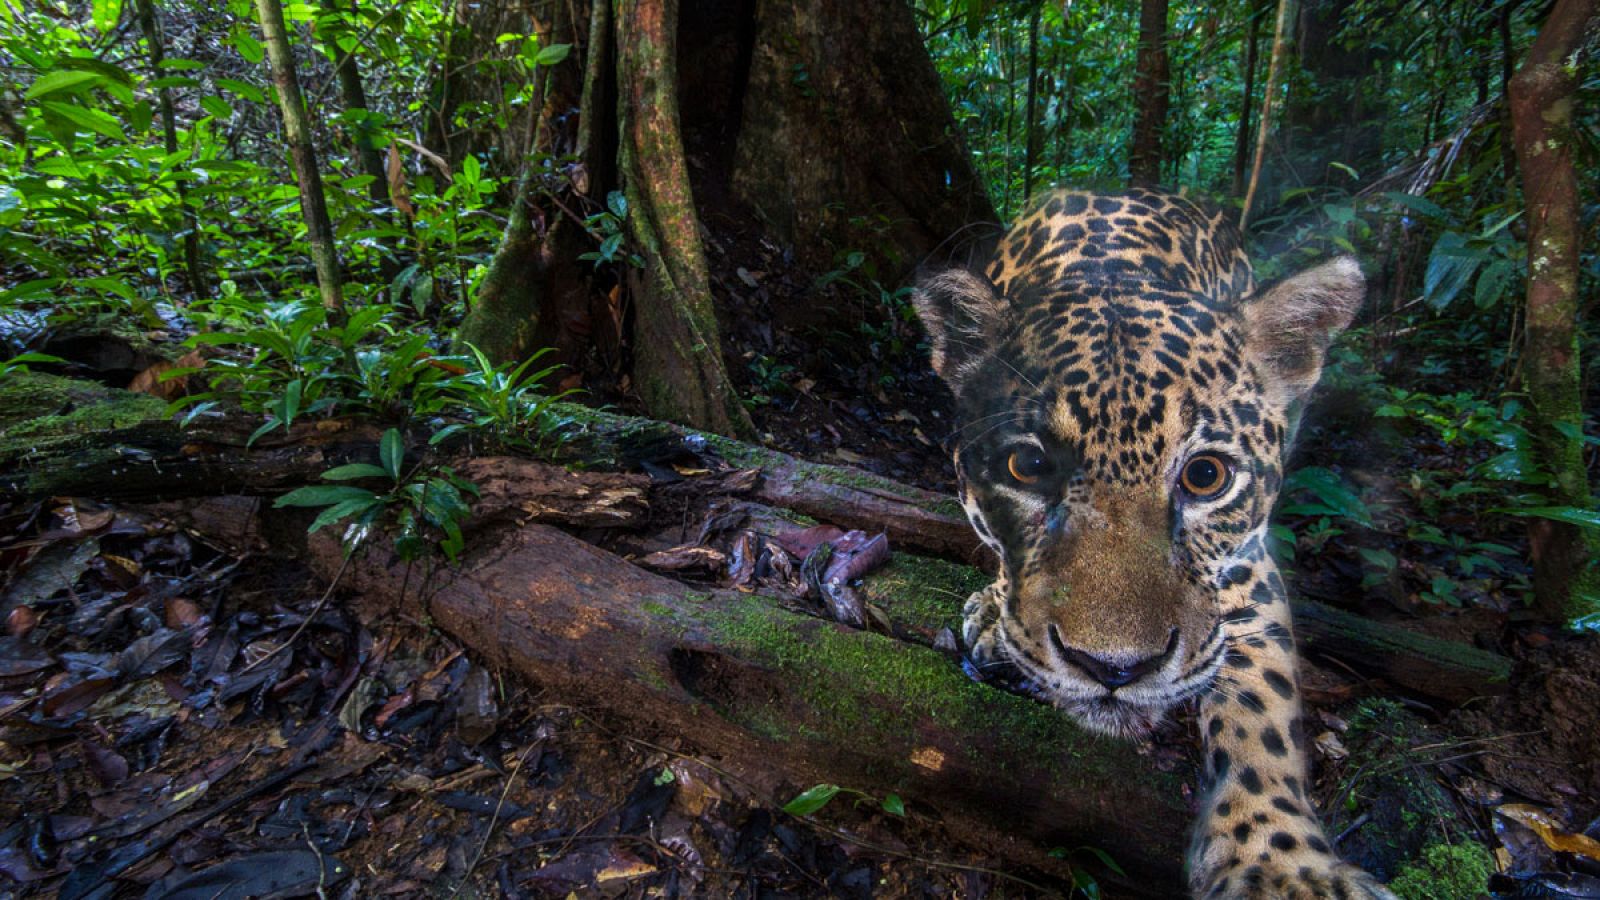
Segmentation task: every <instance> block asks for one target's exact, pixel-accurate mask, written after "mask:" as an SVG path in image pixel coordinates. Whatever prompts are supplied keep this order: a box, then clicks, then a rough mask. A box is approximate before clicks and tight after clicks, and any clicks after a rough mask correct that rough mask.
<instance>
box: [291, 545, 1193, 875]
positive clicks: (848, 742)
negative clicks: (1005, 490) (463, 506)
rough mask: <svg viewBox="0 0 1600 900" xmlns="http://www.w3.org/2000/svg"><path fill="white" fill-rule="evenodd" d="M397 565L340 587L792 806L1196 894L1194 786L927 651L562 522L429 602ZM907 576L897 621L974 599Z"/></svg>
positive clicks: (326, 554) (346, 579)
mask: <svg viewBox="0 0 1600 900" xmlns="http://www.w3.org/2000/svg"><path fill="white" fill-rule="evenodd" d="M320 537H322V536H321V535H319V538H320ZM391 556H392V555H391V554H387V553H384V552H381V551H374V552H371V553H367V554H363V555H360V556H358V557H357V558H356V559H355V560H353V561H352V562H351V564H350V565H349V567H348V568H347V569H346V571H345V574H344V576H343V581H342V586H343V587H345V588H348V589H352V590H354V591H355V593H356V596H357V597H358V598H366V599H365V600H364V601H363V602H365V603H367V604H385V603H390V602H394V601H393V599H392V598H396V597H400V596H402V593H403V591H404V588H405V586H406V585H408V584H409V585H410V586H411V590H412V596H409V597H406V598H405V600H403V601H401V602H405V603H408V604H410V610H409V611H410V612H412V613H413V614H416V613H425V614H426V615H427V616H428V617H429V618H430V619H431V621H433V622H434V623H436V624H437V625H439V626H440V627H442V628H444V629H445V630H447V631H449V632H450V633H451V634H453V635H454V636H455V637H456V638H458V639H459V640H461V641H462V642H463V643H465V644H466V645H468V646H469V647H471V648H473V649H474V650H476V651H477V652H479V653H481V654H482V655H483V656H485V657H486V658H487V659H489V660H490V661H491V662H492V663H494V664H496V665H500V666H504V667H506V668H508V669H511V670H514V671H516V672H518V673H521V674H523V675H525V676H527V677H529V678H532V679H534V680H536V681H537V682H538V683H540V684H541V685H544V686H546V687H549V688H553V689H555V695H556V696H559V697H562V698H563V699H565V700H568V701H572V702H578V703H583V704H589V705H593V706H596V707H600V708H604V709H607V710H609V711H611V712H613V713H615V714H617V715H619V716H622V717H625V718H627V719H629V720H631V721H634V722H636V723H639V724H641V725H644V726H647V727H651V728H659V729H662V730H666V731H669V732H671V733H674V734H681V735H683V736H685V737H686V738H688V739H689V740H691V741H693V742H694V744H695V745H696V746H697V747H699V748H701V750H702V751H703V752H710V753H713V754H715V755H717V756H718V757H720V758H721V761H722V764H723V765H727V766H730V767H732V768H734V769H736V770H739V771H742V772H746V773H753V774H754V777H755V778H757V779H758V780H759V781H761V782H764V783H767V784H773V783H774V780H775V777H776V778H778V779H781V780H783V781H786V783H785V784H783V786H782V787H781V788H778V787H777V786H776V785H775V790H777V794H776V795H775V799H776V800H779V801H782V800H786V799H787V796H785V793H786V792H787V791H791V790H798V789H801V788H804V787H809V786H810V785H812V784H814V783H819V782H830V783H836V784H842V785H845V786H846V787H850V788H852V789H857V790H863V791H867V792H869V793H874V794H877V795H879V796H881V795H882V794H883V793H884V792H888V791H893V792H896V793H898V794H899V795H900V796H901V797H903V798H904V799H905V801H906V804H907V808H908V809H909V810H911V811H913V812H914V813H916V812H920V813H924V814H926V813H928V812H937V813H938V814H939V816H940V818H941V820H942V822H943V823H944V825H945V826H946V827H948V828H950V829H951V830H952V831H953V832H955V833H957V834H958V835H960V836H962V837H964V838H965V839H967V840H971V841H974V842H976V843H978V844H979V845H981V846H984V847H985V848H986V849H988V850H990V851H992V852H993V853H994V854H995V855H997V856H999V857H1000V858H1002V859H1006V860H1007V861H1009V862H1011V863H1022V864H1031V865H1041V866H1045V867H1047V868H1048V867H1052V866H1057V867H1058V866H1059V863H1052V861H1051V860H1050V858H1049V857H1048V856H1047V855H1046V853H1045V851H1046V850H1048V849H1049V848H1053V847H1079V846H1093V847H1096V848H1100V849H1104V850H1106V851H1108V852H1110V853H1111V854H1112V855H1113V856H1114V857H1115V858H1116V859H1117V860H1118V861H1119V862H1121V864H1122V865H1123V866H1124V867H1125V868H1127V869H1128V870H1130V871H1134V872H1138V873H1139V883H1138V885H1136V886H1131V887H1133V888H1134V889H1135V890H1137V892H1138V893H1139V894H1142V895H1151V896H1173V895H1175V894H1176V893H1177V892H1178V886H1179V881H1178V866H1179V861H1180V860H1181V858H1182V846H1183V834H1184V830H1185V828H1186V826H1187V823H1188V821H1189V820H1190V817H1191V814H1192V811H1191V810H1190V809H1189V808H1188V802H1187V800H1186V799H1185V798H1186V797H1188V796H1190V795H1191V792H1189V791H1186V790H1184V788H1183V784H1182V783H1181V778H1180V776H1179V775H1176V774H1171V773H1164V772H1162V771H1160V770H1159V769H1158V768H1157V767H1156V765H1155V764H1154V763H1153V762H1151V761H1150V760H1149V759H1148V758H1146V757H1143V756H1141V755H1140V754H1139V753H1138V752H1136V748H1135V747H1133V746H1131V745H1129V744H1127V743H1125V742H1121V741H1115V740H1111V739H1106V738H1100V737H1096V736H1093V735H1090V734H1087V733H1085V732H1083V731H1081V730H1079V729H1078V728H1077V727H1075V726H1074V725H1073V724H1072V723H1071V722H1070V721H1069V720H1068V719H1067V718H1066V717H1065V716H1062V715H1061V714H1060V713H1058V712H1057V711H1055V710H1053V709H1051V708H1050V707H1048V706H1045V705H1043V704H1041V703H1038V702H1035V701H1032V700H1028V699H1025V698H1022V697H1017V696H1013V695H1010V694H1005V693H1002V692H1000V691H998V690H996V689H994V688H992V687H988V686H986V685H982V684H978V683H976V682H973V681H971V680H970V679H968V678H967V677H966V675H964V674H963V673H962V670H961V668H960V666H958V665H957V664H956V662H955V660H954V659H952V658H950V657H948V656H946V655H944V654H941V653H939V652H938V651H935V650H933V649H931V648H929V647H925V646H919V645H917V644H915V643H911V642H907V641H901V640H896V639H895V638H892V637H888V636H885V635H882V634H877V633H873V632H868V631H862V630H857V629H852V628H847V627H844V626H842V625H838V624H835V623H833V622H829V621H825V620H823V619H821V618H817V617H814V616H809V615H805V614H802V613H797V612H794V611H791V610H788V609H785V608H784V607H783V606H782V605H781V604H780V603H779V602H778V601H776V600H773V599H770V598H767V597H763V596H759V595H755V594H745V593H740V592H736V591H703V590H693V589H689V588H686V587H684V586H683V585H682V584H680V583H678V582H676V581H672V580H670V579H667V578H663V577H661V576H658V575H654V574H651V573H649V572H646V571H644V570H642V569H639V568H636V567H635V566H633V565H632V564H630V563H628V562H627V561H625V560H623V559H621V558H619V557H617V556H614V555H612V554H610V553H607V552H605V551H603V550H600V549H598V548H596V547H593V546H592V545H589V544H587V543H584V542H583V541H580V540H578V539H577V538H574V537H571V536H569V535H567V534H565V533H564V532H561V531H558V530H556V529H553V528H550V527H547V526H541V525H533V526H530V527H527V528H524V529H521V530H518V531H515V532H510V533H508V534H506V535H504V537H503V538H502V539H501V540H500V541H499V542H498V543H494V544H480V545H478V546H475V547H473V549H472V550H471V552H470V554H469V557H468V558H466V559H464V560H463V561H462V564H461V565H460V566H459V567H455V568H437V569H435V570H434V571H433V573H432V575H431V577H430V578H429V580H428V582H427V583H426V584H425V585H424V586H423V587H422V588H421V590H420V592H419V591H418V590H417V588H416V585H417V583H418V580H419V579H418V578H417V575H416V573H415V572H412V573H411V577H410V579H409V581H408V578H407V574H408V573H407V572H406V568H405V565H404V564H403V563H400V562H397V561H394V560H392V558H391ZM310 558H311V559H312V560H313V566H314V567H315V568H316V569H318V570H319V571H320V572H321V573H322V574H323V575H324V576H326V577H332V576H333V575H334V573H335V572H337V571H338V570H339V569H340V567H341V564H342V558H341V553H340V548H339V547H338V545H337V543H336V542H335V541H333V540H332V539H331V538H324V539H321V540H314V541H313V542H312V552H311V553H310ZM905 562H906V561H902V563H901V564H902V566H903V565H904V564H905ZM934 565H935V566H936V567H937V566H938V564H937V563H935V564H934ZM896 577H897V578H899V579H901V581H900V586H899V587H898V588H896V587H894V585H893V582H880V583H879V587H878V590H877V592H876V594H875V597H877V598H878V599H879V600H882V601H883V602H885V604H886V605H887V606H888V607H889V609H890V615H891V616H898V615H901V614H902V612H905V613H906V614H907V615H910V616H912V617H913V618H915V617H916V616H918V615H921V614H922V613H919V612H917V611H916V610H917V609H920V608H922V607H923V606H924V604H925V602H931V603H933V604H937V605H940V606H942V613H941V614H942V615H943V616H944V617H946V618H948V617H951V616H954V615H955V614H956V610H957V609H958V608H959V605H960V602H961V601H960V599H959V598H956V597H954V596H944V597H943V598H942V600H933V601H929V599H928V598H927V597H926V596H910V595H911V594H920V593H922V591H923V588H922V587H921V586H919V583H918V582H917V581H916V580H915V579H907V577H906V571H905V570H904V569H903V568H902V570H901V571H900V573H899V575H897V576H896ZM890 597H897V598H901V599H903V600H905V601H906V602H907V603H908V604H909V605H908V606H907V607H905V608H902V607H900V606H899V605H898V604H896V603H895V602H894V601H893V600H885V599H884V598H890ZM419 607H420V608H419ZM369 611H370V612H376V610H369ZM1001 829H1004V831H1003V834H1002V831H1001ZM1003 835H1004V836H1003ZM1019 838H1020V839H1022V840H1019ZM1113 880H1114V879H1113Z"/></svg>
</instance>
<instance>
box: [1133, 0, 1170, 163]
mask: <svg viewBox="0 0 1600 900" xmlns="http://www.w3.org/2000/svg"><path fill="white" fill-rule="evenodd" d="M1167 6H1168V0H1141V2H1140V4H1139V57H1138V60H1137V61H1136V63H1135V72H1134V77H1133V99H1134V103H1135V104H1136V106H1137V111H1136V112H1135V114H1134V115H1135V118H1134V121H1133V146H1132V148H1131V149H1130V150H1129V153H1128V177H1129V180H1130V181H1131V182H1132V183H1133V184H1135V185H1155V184H1158V183H1160V181H1161V166H1162V163H1163V161H1164V160H1163V156H1162V136H1163V132H1164V131H1165V130H1166V127H1167V106H1168V105H1169V104H1170V103H1171V100H1172V82H1171V75H1170V72H1169V68H1168V62H1167Z"/></svg>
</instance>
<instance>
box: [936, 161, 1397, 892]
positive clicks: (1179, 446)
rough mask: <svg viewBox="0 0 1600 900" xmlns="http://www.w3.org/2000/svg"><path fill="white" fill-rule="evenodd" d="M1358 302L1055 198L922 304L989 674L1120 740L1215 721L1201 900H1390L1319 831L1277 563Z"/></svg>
mask: <svg viewBox="0 0 1600 900" xmlns="http://www.w3.org/2000/svg"><path fill="white" fill-rule="evenodd" d="M1364 293H1365V283H1364V280H1363V277H1362V274H1361V269H1360V266H1359V265H1358V264H1357V263H1356V261H1355V260H1353V259H1351V258H1349V257H1339V258H1336V259H1333V260H1332V261H1329V262H1326V263H1323V264H1322V265H1319V266H1316V267H1314V268H1311V269H1309V270H1307V271H1304V272H1302V273H1300V274H1297V275H1294V276H1292V277H1288V278H1285V279H1282V280H1280V281H1279V282H1277V283H1276V284H1274V285H1271V286H1267V287H1265V288H1262V289H1259V290H1258V288H1257V285H1256V282H1255V277H1254V274H1253V270H1252V268H1251V265H1250V262H1249V260H1248V259H1247V257H1246V255H1245V252H1244V247H1243V241H1242V238H1241V236H1240V233H1239V231H1238V229H1237V227H1235V225H1234V224H1233V222H1232V219H1231V217H1230V216H1228V215H1226V214H1225V213H1222V212H1219V211H1211V210H1208V209H1205V208H1202V207H1201V206H1200V205H1197V204H1196V203H1194V202H1191V201H1190V200H1188V199H1185V198H1183V197H1181V196H1177V195H1173V194H1168V193H1163V192H1159V191H1154V190H1143V189H1135V190H1132V191H1128V192H1125V193H1120V194H1110V193H1084V192H1070V191H1063V192H1057V193H1053V194H1051V195H1049V196H1048V197H1047V198H1045V199H1043V200H1042V202H1040V203H1039V204H1038V205H1036V206H1035V207H1034V209H1033V210H1032V212H1030V213H1028V214H1026V215H1025V216H1023V217H1022V218H1021V219H1020V220H1019V221H1018V222H1017V223H1016V224H1015V225H1014V226H1013V227H1012V228H1011V229H1010V230H1009V231H1008V232H1007V233H1006V235H1005V236H1004V237H1003V238H1002V239H1001V240H1000V242H999V244H998V246H997V248H996V249H995V251H994V252H993V254H992V256H991V258H990V259H989V261H988V262H987V264H986V265H984V266H981V267H977V268H976V269H968V268H956V269H952V270H949V271H944V272H940V273H937V274H935V275H933V276H931V277H929V278H926V279H925V280H924V281H923V282H922V283H921V284H920V285H919V287H918V288H917V290H916V291H915V293H914V296H913V302H914V305H915V307H916V310H917V312H918V314H919V316H920V318H921V320H922V322H923V325H924V327H925V328H926V331H927V333H928V338H929V341H928V342H929V346H930V348H931V356H932V363H933V368H934V370H935V372H936V373H937V374H938V375H939V376H940V377H941V378H942V379H943V380H944V381H945V383H946V384H948V385H949V387H950V389H951V391H952V393H953V394H954V397H955V408H956V419H957V422H958V425H959V428H958V430H957V432H956V434H955V436H954V438H953V440H952V443H953V446H954V457H955V469H956V473H957V484H958V489H959V493H960V499H961V502H962V505H963V507H964V508H965V510H966V513H967V516H968V518H969V519H970V520H971V522H972V526H973V528H974V529H975V530H976V531H977V533H978V537H979V538H980V539H981V540H982V542H983V543H984V544H986V545H987V546H988V547H989V548H991V549H992V550H993V551H994V553H995V554H996V555H997V556H998V559H999V567H998V568H999V573H998V577H997V578H996V580H995V582H994V583H993V584H992V585H990V586H989V587H987V588H985V589H984V590H981V591H978V592H977V593H975V594H973V595H972V596H971V598H970V599H968V601H967V603H966V606H965V609H964V623H963V637H964V639H965V642H966V644H967V647H968V651H969V654H970V656H971V657H972V659H973V661H974V662H975V663H976V664H977V665H978V666H979V667H980V669H981V668H985V667H989V666H992V665H999V664H1009V665H1010V666H1012V667H1014V668H1015V669H1017V670H1020V672H1021V673H1022V674H1023V675H1024V676H1025V677H1026V679H1027V680H1028V681H1030V682H1031V683H1033V684H1034V685H1036V686H1037V687H1038V689H1039V690H1040V691H1041V692H1042V693H1043V694H1044V695H1046V696H1047V697H1048V698H1050V700H1051V701H1052V702H1053V703H1054V704H1055V705H1057V706H1059V707H1060V708H1062V709H1064V710H1065V711H1066V712H1067V713H1068V714H1070V715H1071V716H1073V717H1074V718H1075V719H1077V720H1078V721H1079V722H1080V723H1081V724H1082V725H1084V726H1085V727H1087V728H1089V729H1091V730H1094V731H1098V732H1101V733H1105V734H1109V735H1116V736H1122V737H1139V736H1143V735H1146V734H1148V733H1149V732H1150V731H1151V730H1152V729H1153V728H1154V727H1155V726H1156V725H1157V724H1158V723H1159V722H1160V721H1161V720H1162V719H1163V718H1164V716H1165V715H1166V714H1167V713H1168V712H1169V711H1170V710H1172V709H1173V708H1174V707H1175V706H1178V705H1179V704H1183V703H1185V702H1186V701H1196V702H1197V704H1198V714H1197V719H1198V722H1199V724H1200V729H1201V740H1202V743H1203V745H1204V758H1205V762H1204V771H1203V783H1204V785H1205V788H1206V790H1205V793H1204V797H1203V800H1202V801H1201V806H1200V810H1201V812H1200V816H1199V819H1198V821H1197V823H1196V824H1195V826H1194V828H1193V832H1192V836H1191V839H1190V846H1189V851H1188V854H1187V857H1186V860H1185V867H1186V870H1187V873H1188V881H1189V889H1190V891H1191V892H1192V894H1193V895H1194V896H1196V897H1206V898H1247V897H1248V898H1264V897H1288V898H1374V897H1377V898H1393V894H1391V893H1390V892H1389V891H1388V890H1387V889H1386V888H1385V887H1384V886H1383V885H1382V884H1381V883H1380V882H1378V881H1377V880H1376V879H1374V878H1372V877H1371V876H1370V875H1368V874H1367V873H1365V872H1364V871H1362V870H1361V869H1359V868H1357V867H1356V866H1353V865H1350V864H1349V863H1346V862H1343V861H1342V860H1340V858H1339V857H1338V855H1337V853H1336V852H1335V850H1334V849H1333V847H1332V846H1331V844H1330V841H1329V840H1328V837H1327V834H1326V833H1325V832H1324V830H1323V828H1322V826H1321V824H1320V823H1319V820H1318V818H1317V814H1316V811H1315V809H1314V808H1313V805H1312V800H1311V796H1310V793H1309V789H1308V783H1307V763H1308V759H1307V753H1306V745H1305V740H1304V738H1303V736H1302V735H1303V732H1302V729H1301V728H1299V727H1298V725H1299V722H1298V719H1299V716H1300V699H1299V694H1300V691H1299V685H1298V676H1297V658H1296V654H1295V648H1294V637H1293V632H1292V629H1291V622H1290V616H1289V604H1288V599H1287V594H1286V589H1285V586H1284V581H1283V578H1282V576H1281V575H1280V573H1279V571H1278V568H1277V565H1276V564H1275V562H1274V561H1273V558H1272V556H1271V554H1270V553H1269V552H1268V548H1267V526H1268V516H1269V513H1270V512H1271V510H1272V506H1273V502H1274V500H1275V499H1276V497H1277V495H1278V492H1279V489H1280V488H1281V486H1282V484H1283V457H1284V453H1285V450H1286V447H1287V444H1288V442H1289V439H1290V429H1291V415H1292V414H1293V413H1294V412H1295V411H1296V410H1297V408H1298V406H1297V405H1298V404H1299V403H1300V402H1301V401H1303V400H1304V399H1305V397H1306V395H1307V394H1308V392H1309V391H1310V390H1311V389H1312V388H1313V387H1314V385H1315V384H1316V381H1317V379H1318V377H1319V376H1320V374H1321V370H1322V365H1323V360H1324V358H1325V355H1326V352H1327V348H1328V345H1329V343H1330V341H1332V340H1333V338H1334V337H1335V336H1336V335H1337V334H1338V333H1339V332H1340V331H1342V330H1343V329H1344V328H1345V327H1346V326H1347V325H1348V324H1349V323H1350V321H1351V319H1352V317H1353V316H1354V314H1355V313H1356V311H1357V309H1358V308H1359V305H1360V303H1361V299H1362V297H1363V295H1364Z"/></svg>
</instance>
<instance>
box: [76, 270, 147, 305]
mask: <svg viewBox="0 0 1600 900" xmlns="http://www.w3.org/2000/svg"><path fill="white" fill-rule="evenodd" d="M78 283H79V284H80V285H82V286H83V287H86V288H92V289H94V290H97V291H104V292H105V293H108V294H116V295H117V296H118V297H121V298H122V299H124V300H126V301H128V302H129V303H135V302H137V301H138V300H139V292H138V291H136V290H134V289H133V286H132V285H130V284H128V283H127V282H126V281H123V280H122V279H120V278H112V277H111V276H109V275H105V276H101V277H99V278H85V279H82V280H81V281H79V282H78Z"/></svg>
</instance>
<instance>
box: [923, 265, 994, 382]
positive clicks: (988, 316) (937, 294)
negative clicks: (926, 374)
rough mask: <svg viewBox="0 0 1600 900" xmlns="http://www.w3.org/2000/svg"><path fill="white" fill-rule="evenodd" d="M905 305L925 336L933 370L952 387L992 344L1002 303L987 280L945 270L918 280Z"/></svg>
mask: <svg viewBox="0 0 1600 900" xmlns="http://www.w3.org/2000/svg"><path fill="white" fill-rule="evenodd" d="M911 302H912V303H913V304H914V305H915V306H916V308H917V315H918V316H919V317H920V318H921V319H922V327H923V328H925V329H927V331H928V343H929V344H930V345H931V346H932V348H933V370H934V371H935V372H938V373H939V377H941V378H943V379H944V380H945V383H947V384H949V385H950V387H951V388H956V387H958V386H959V385H960V383H961V380H962V378H963V377H964V376H965V375H966V374H967V372H968V370H969V369H970V368H971V366H972V364H974V363H976V362H978V361H980V360H981V359H982V358H983V355H984V354H985V352H987V350H988V349H989V346H990V344H991V342H992V341H993V340H994V336H995V333H996V332H997V331H998V326H999V322H1000V317H1001V315H1002V314H1003V313H1004V312H1005V301H1004V300H1003V299H1002V298H1001V297H1000V295H999V292H997V291H996V290H995V288H994V285H993V284H990V283H989V279H987V278H984V277H983V276H982V275H978V274H975V273H973V272H968V271H966V270H965V269H951V270H950V271H948V272H940V273H939V274H938V275H934V276H932V277H931V278H926V279H924V280H923V281H922V283H921V284H919V285H917V289H916V290H915V291H914V292H913V293H912V295H911Z"/></svg>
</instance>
